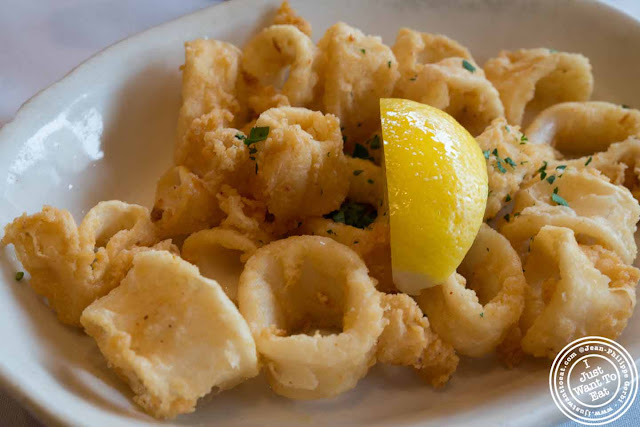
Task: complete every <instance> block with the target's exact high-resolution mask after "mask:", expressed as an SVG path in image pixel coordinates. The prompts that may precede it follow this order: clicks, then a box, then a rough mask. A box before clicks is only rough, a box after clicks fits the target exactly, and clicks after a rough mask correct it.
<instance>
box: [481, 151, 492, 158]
mask: <svg viewBox="0 0 640 427" xmlns="http://www.w3.org/2000/svg"><path fill="white" fill-rule="evenodd" d="M482 154H484V158H485V159H487V160H489V156H490V155H491V151H489V150H485V151H483V152H482Z"/></svg>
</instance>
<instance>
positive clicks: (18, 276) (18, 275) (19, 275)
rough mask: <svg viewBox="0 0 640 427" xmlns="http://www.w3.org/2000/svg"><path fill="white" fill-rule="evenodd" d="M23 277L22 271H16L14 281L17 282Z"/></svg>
mask: <svg viewBox="0 0 640 427" xmlns="http://www.w3.org/2000/svg"><path fill="white" fill-rule="evenodd" d="M23 277H24V271H18V272H17V273H16V282H19V281H20V280H22V278H23Z"/></svg>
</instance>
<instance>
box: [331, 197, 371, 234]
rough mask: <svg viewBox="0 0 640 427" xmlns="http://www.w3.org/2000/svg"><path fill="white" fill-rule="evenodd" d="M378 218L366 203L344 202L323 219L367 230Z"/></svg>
mask: <svg viewBox="0 0 640 427" xmlns="http://www.w3.org/2000/svg"><path fill="white" fill-rule="evenodd" d="M377 216H378V212H377V210H376V208H375V207H373V206H371V205H368V204H366V203H355V202H350V201H347V202H344V203H343V204H342V206H340V209H338V210H337V211H333V212H331V213H329V214H327V215H325V218H328V219H332V220H333V221H335V222H339V223H342V224H346V225H350V226H352V227H356V228H367V227H368V226H369V225H371V223H373V221H375V219H376V217H377Z"/></svg>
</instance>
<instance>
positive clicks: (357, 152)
mask: <svg viewBox="0 0 640 427" xmlns="http://www.w3.org/2000/svg"><path fill="white" fill-rule="evenodd" d="M353 157H354V158H356V159H365V160H373V159H372V158H371V156H370V155H369V150H367V147H365V146H364V145H362V144H358V143H356V146H355V148H354V149H353Z"/></svg>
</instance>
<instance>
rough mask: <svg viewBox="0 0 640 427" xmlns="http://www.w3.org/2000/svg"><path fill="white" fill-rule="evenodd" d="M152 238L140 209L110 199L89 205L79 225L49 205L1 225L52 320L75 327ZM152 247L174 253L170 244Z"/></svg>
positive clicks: (144, 211)
mask: <svg viewBox="0 0 640 427" xmlns="http://www.w3.org/2000/svg"><path fill="white" fill-rule="evenodd" d="M157 241H158V238H157V236H156V232H155V227H154V226H153V224H152V223H151V221H150V220H149V211H148V210H147V209H146V208H144V207H142V206H138V205H129V204H127V203H123V202H120V201H116V200H113V201H108V202H101V203H98V204H97V205H96V206H94V207H93V208H92V209H91V210H90V211H89V212H87V215H86V216H85V217H84V220H83V221H82V223H81V224H80V226H79V227H76V223H75V221H74V220H73V217H72V216H71V214H70V213H69V212H68V211H66V210H58V209H56V208H53V207H50V206H45V207H44V208H43V209H42V212H38V213H36V214H34V215H29V216H27V215H26V214H25V215H22V216H21V217H19V218H16V219H15V220H14V221H13V222H12V223H11V224H9V225H7V226H6V227H5V235H4V237H3V239H2V244H3V245H8V244H13V245H14V246H15V249H16V254H17V256H18V259H19V260H20V262H21V263H22V265H23V266H24V268H25V270H27V271H28V272H29V273H30V274H31V280H30V281H29V284H30V285H31V287H32V288H33V289H34V291H35V292H36V293H37V294H39V295H42V296H44V297H45V298H47V300H48V301H49V305H50V306H51V308H52V309H53V310H54V311H55V312H56V314H57V315H58V319H59V320H60V321H61V322H62V323H65V324H68V325H73V326H80V314H81V313H82V310H84V309H85V307H87V306H88V305H89V304H91V303H92V302H93V301H94V300H95V299H97V298H100V297H101V296H103V295H106V294H107V293H108V292H109V291H110V290H111V289H113V288H115V287H116V286H118V284H119V283H120V280H122V278H123V277H124V275H125V274H126V272H127V271H128V270H129V268H130V266H131V260H132V258H133V255H134V253H136V252H139V251H140V250H147V249H148V248H147V247H145V246H151V245H154V244H155V243H156V242H157ZM156 246H159V247H161V248H162V249H171V250H174V251H177V249H175V248H174V247H173V246H172V245H171V243H170V242H161V243H159V244H158V245H156Z"/></svg>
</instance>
